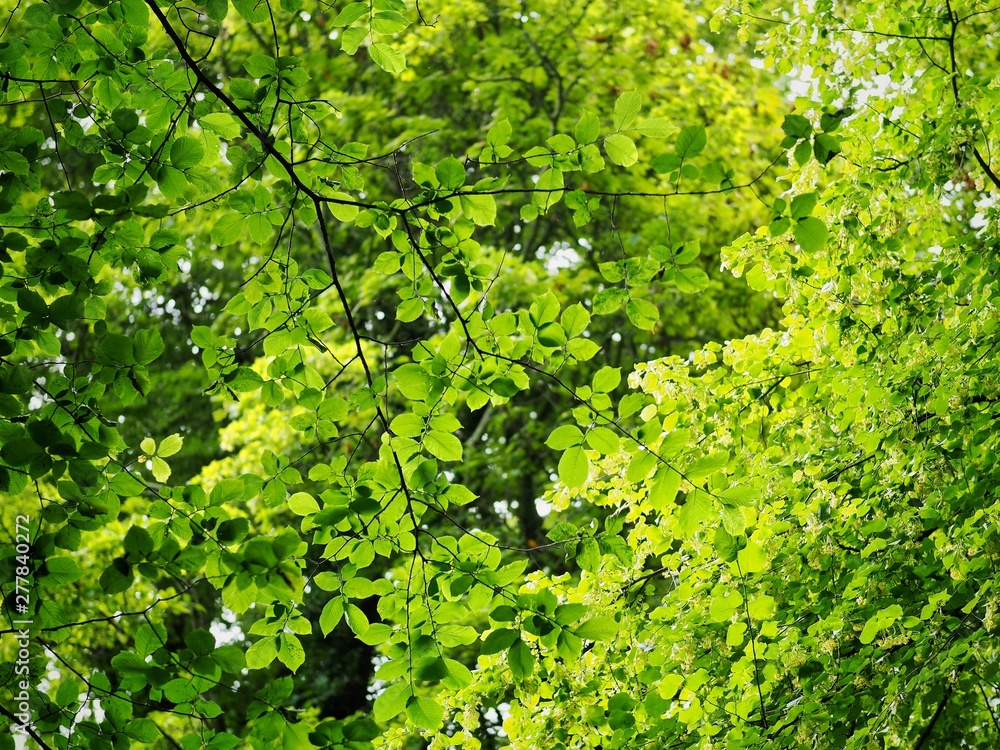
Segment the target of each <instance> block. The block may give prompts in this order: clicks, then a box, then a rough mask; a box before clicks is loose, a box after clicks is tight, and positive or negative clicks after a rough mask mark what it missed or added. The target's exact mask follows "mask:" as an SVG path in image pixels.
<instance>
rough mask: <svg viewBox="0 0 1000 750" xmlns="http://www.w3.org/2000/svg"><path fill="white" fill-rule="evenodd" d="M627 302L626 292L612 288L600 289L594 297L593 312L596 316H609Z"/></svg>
mask: <svg viewBox="0 0 1000 750" xmlns="http://www.w3.org/2000/svg"><path fill="white" fill-rule="evenodd" d="M627 300H628V291H627V290H625V289H619V288H617V287H614V288H612V289H602V290H601V291H599V292H598V293H597V294H596V295H594V312H595V313H597V314H598V315H610V314H611V313H613V312H614V311H615V310H617V309H618V308H620V307H621V306H622V305H624V304H625V302H626V301H627Z"/></svg>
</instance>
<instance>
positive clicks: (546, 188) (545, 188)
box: [531, 168, 566, 212]
mask: <svg viewBox="0 0 1000 750" xmlns="http://www.w3.org/2000/svg"><path fill="white" fill-rule="evenodd" d="M565 184H566V183H565V182H564V180H563V173H562V171H561V170H559V169H555V168H553V169H549V170H548V171H546V172H542V175H541V177H539V178H538V182H537V183H535V192H534V193H533V194H532V196H531V202H532V203H534V204H535V205H536V206H538V207H539V208H540V209H541V210H542V211H543V212H544V211H548V210H549V209H550V208H552V206H554V205H555V204H557V203H558V202H559V200H560V199H561V198H562V195H563V187H564V186H565Z"/></svg>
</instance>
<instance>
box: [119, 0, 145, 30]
mask: <svg viewBox="0 0 1000 750" xmlns="http://www.w3.org/2000/svg"><path fill="white" fill-rule="evenodd" d="M121 4H122V15H124V16H125V20H126V21H127V22H128V24H129V25H130V26H135V27H136V28H139V29H142V30H143V31H145V30H146V29H148V28H149V8H148V7H146V3H144V2H143V1H142V0H121Z"/></svg>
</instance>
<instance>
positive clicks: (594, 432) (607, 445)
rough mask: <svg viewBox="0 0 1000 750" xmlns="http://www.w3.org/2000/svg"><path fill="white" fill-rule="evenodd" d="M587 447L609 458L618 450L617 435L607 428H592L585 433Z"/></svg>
mask: <svg viewBox="0 0 1000 750" xmlns="http://www.w3.org/2000/svg"><path fill="white" fill-rule="evenodd" d="M587 445H589V446H590V447H591V448H593V449H594V450H596V451H597V452H598V453H602V454H603V455H605V456H609V455H611V454H612V453H614V452H616V451H617V450H618V446H619V445H620V443H619V440H618V434H617V433H616V432H615V431H614V430H611V429H610V428H608V427H594V428H593V429H591V430H590V432H588V433H587Z"/></svg>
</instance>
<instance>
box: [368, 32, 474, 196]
mask: <svg viewBox="0 0 1000 750" xmlns="http://www.w3.org/2000/svg"><path fill="white" fill-rule="evenodd" d="M368 52H369V54H370V55H371V56H372V60H374V61H375V64H376V65H378V66H379V67H380V68H382V70H384V71H385V72H386V73H392V74H393V75H395V74H397V73H402V72H403V71H404V70H406V56H405V55H403V53H402V52H400V51H399V50H397V49H396V48H395V47H390V46H389V45H388V44H381V43H377V44H373V45H371V46H370V47H369V48H368ZM456 187H457V186H456Z"/></svg>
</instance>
